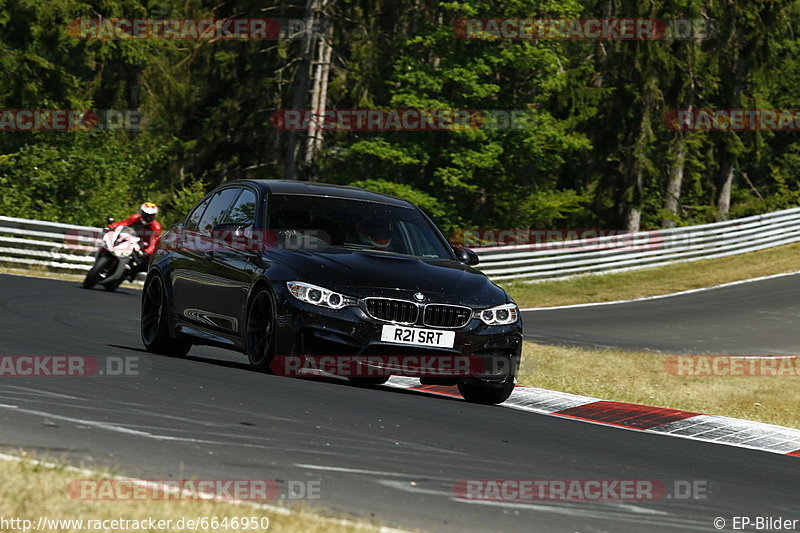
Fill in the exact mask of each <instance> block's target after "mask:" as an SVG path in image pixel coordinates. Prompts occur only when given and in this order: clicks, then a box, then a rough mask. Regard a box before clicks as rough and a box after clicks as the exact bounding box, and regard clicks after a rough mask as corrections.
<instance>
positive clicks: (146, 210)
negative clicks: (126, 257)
mask: <svg viewBox="0 0 800 533" xmlns="http://www.w3.org/2000/svg"><path fill="white" fill-rule="evenodd" d="M157 216H158V206H156V204H154V203H153V202H145V203H143V204H142V205H141V206H140V207H139V212H138V213H134V214H132V215H131V216H129V217H128V218H126V219H125V220H120V221H119V222H112V223H111V224H109V225H108V226H107V229H116V228H118V227H120V226H125V227H129V228H131V229H133V231H135V232H136V236H137V237H139V246H140V248H141V250H142V251H141V253H140V254H138V257H135V258H134V259H135V261H134V264H133V265H131V270H130V272H129V273H128V277H129V278H130V279H133V278H134V276H136V274H138V273H139V272H144V271H146V270H147V264H148V262H149V260H150V256H151V255H152V254H153V252H154V251H155V250H156V244H158V239H159V238H161V232H162V231H163V228H162V227H161V223H160V222H159V221H158V220H156V217H157Z"/></svg>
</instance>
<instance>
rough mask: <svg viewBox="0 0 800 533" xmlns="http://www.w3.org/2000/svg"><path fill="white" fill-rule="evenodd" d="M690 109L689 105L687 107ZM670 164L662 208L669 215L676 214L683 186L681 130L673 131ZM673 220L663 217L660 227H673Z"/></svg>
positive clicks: (682, 139)
mask: <svg viewBox="0 0 800 533" xmlns="http://www.w3.org/2000/svg"><path fill="white" fill-rule="evenodd" d="M689 110H690V111H691V107H690V108H689ZM669 155H670V161H671V162H670V166H669V174H668V175H667V185H666V187H665V191H664V194H665V195H666V198H665V199H664V210H665V211H666V212H667V213H669V214H671V215H675V216H677V215H678V208H679V207H680V200H681V187H683V172H684V167H685V166H686V134H685V133H684V132H682V131H679V132H676V133H675V140H674V142H673V143H672V147H671V149H670V154H669ZM675 225H676V224H675V220H674V219H670V218H665V219H663V220H662V221H661V227H662V228H674V227H675Z"/></svg>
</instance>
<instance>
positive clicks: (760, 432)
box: [387, 377, 800, 457]
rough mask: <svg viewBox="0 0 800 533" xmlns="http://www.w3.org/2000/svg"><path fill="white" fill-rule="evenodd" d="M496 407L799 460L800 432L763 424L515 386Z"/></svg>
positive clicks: (395, 381) (409, 383)
mask: <svg viewBox="0 0 800 533" xmlns="http://www.w3.org/2000/svg"><path fill="white" fill-rule="evenodd" d="M387 386H390V387H395V388H401V389H409V390H415V391H420V392H425V393H429V394H438V395H444V396H454V397H458V398H460V397H461V395H460V394H459V393H458V389H457V388H456V387H444V386H440V385H420V384H419V381H418V380H417V379H414V378H403V377H393V378H391V379H390V380H389V381H388V383H387ZM500 405H501V406H502V407H510V408H512V409H519V410H522V411H529V412H532V413H537V414H543V415H550V416H557V417H561V418H571V419H573V420H580V421H583V422H591V423H594V424H602V425H605V426H612V427H616V428H621V429H628V430H633V431H644V432H647V433H658V434H661V435H668V436H671V437H681V438H684V439H692V440H699V441H703V442H712V443H715V444H725V445H728V446H737V447H740V448H750V449H753V450H761V451H765V452H771V453H777V454H781V455H790V456H794V457H800V430H797V429H792V428H787V427H783V426H774V425H772V424H764V423H762V422H752V421H750V420H741V419H738V418H728V417H725V416H715V415H704V414H701V413H693V412H690V411H680V410H677V409H665V408H662V407H650V406H647V405H639V404H635V403H624V402H613V401H606V400H601V399H599V398H591V397H589V396H579V395H576V394H569V393H566V392H557V391H551V390H547V389H537V388H535V387H519V386H518V387H517V388H516V389H514V393H513V394H512V395H511V397H510V398H509V399H508V400H506V401H505V402H503V403H502V404H500Z"/></svg>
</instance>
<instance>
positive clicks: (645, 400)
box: [519, 342, 800, 429]
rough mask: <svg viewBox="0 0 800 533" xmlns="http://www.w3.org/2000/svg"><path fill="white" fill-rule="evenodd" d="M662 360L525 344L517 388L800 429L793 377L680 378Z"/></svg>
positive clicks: (647, 354)
mask: <svg viewBox="0 0 800 533" xmlns="http://www.w3.org/2000/svg"><path fill="white" fill-rule="evenodd" d="M667 357H669V356H667V355H664V354H660V353H654V352H625V351H621V350H613V349H605V350H588V349H585V348H569V347H563V346H546V345H540V344H533V343H530V342H526V343H525V347H524V351H523V358H522V368H521V369H520V375H519V383H520V384H521V385H528V386H532V387H540V388H544V389H551V390H557V391H563V392H569V393H573V394H580V395H584V396H592V397H596V398H600V399H603V400H615V401H621V402H630V403H639V404H645V405H653V406H656V407H667V408H672V409H682V410H686V411H696V412H700V413H705V414H713V415H722V416H730V417H734V418H744V419H747V420H756V421H759V422H766V423H768V424H777V425H781V426H787V427H793V428H799V429H800V412H798V411H797V406H798V405H800V387H798V379H800V378H798V377H679V376H674V375H670V374H669V373H668V372H667V371H666V367H665V363H666V360H667Z"/></svg>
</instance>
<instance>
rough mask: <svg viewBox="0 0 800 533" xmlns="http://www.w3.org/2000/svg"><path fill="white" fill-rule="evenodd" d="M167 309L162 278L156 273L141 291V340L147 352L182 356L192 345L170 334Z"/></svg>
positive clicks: (165, 292)
mask: <svg viewBox="0 0 800 533" xmlns="http://www.w3.org/2000/svg"><path fill="white" fill-rule="evenodd" d="M168 310H169V302H168V301H167V291H166V288H165V287H164V280H163V279H162V278H161V276H159V275H158V274H156V275H154V276H152V277H150V279H148V280H147V282H146V283H145V286H144V290H143V291H142V311H141V320H140V324H141V331H142V342H143V343H144V347H145V349H147V351H148V352H152V353H156V354H159V355H171V356H175V357H184V356H186V354H188V353H189V350H191V349H192V345H191V344H190V343H188V342H185V341H179V340H177V339H173V338H172V337H171V336H170V331H169V317H168Z"/></svg>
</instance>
